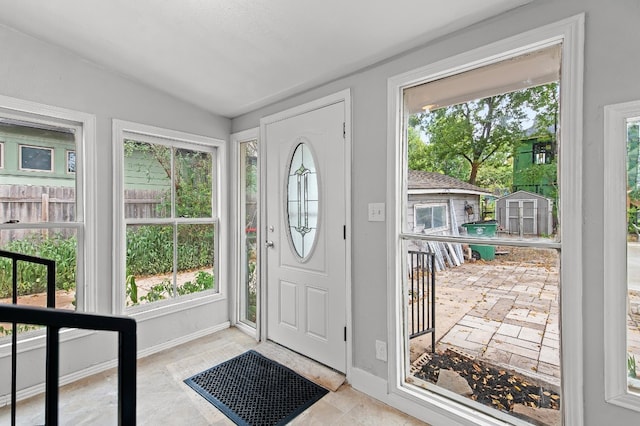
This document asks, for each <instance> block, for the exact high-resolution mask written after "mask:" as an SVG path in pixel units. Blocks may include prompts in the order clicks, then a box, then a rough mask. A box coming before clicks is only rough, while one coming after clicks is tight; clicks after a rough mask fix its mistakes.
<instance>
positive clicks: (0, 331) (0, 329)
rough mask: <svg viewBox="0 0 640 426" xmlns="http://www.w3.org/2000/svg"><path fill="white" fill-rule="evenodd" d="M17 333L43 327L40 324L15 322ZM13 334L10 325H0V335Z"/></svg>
mask: <svg viewBox="0 0 640 426" xmlns="http://www.w3.org/2000/svg"><path fill="white" fill-rule="evenodd" d="M17 328H18V334H20V333H26V332H28V331H33V330H38V329H40V328H43V326H41V325H32V324H17ZM12 334H13V330H12V328H11V327H4V326H2V325H0V337H5V336H11V335H12Z"/></svg>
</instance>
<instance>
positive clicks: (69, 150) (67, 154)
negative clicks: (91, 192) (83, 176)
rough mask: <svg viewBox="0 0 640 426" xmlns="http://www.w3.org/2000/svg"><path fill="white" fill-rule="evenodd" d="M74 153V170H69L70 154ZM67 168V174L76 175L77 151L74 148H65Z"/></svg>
mask: <svg viewBox="0 0 640 426" xmlns="http://www.w3.org/2000/svg"><path fill="white" fill-rule="evenodd" d="M70 154H73V169H74V170H73V171H70V170H69V155H70ZM64 157H65V170H66V174H68V175H72V174H73V175H74V174H76V151H75V150H73V149H65V156H64Z"/></svg>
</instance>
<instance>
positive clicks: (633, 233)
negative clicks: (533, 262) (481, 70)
mask: <svg viewBox="0 0 640 426" xmlns="http://www.w3.org/2000/svg"><path fill="white" fill-rule="evenodd" d="M604 120H605V122H604V132H605V134H604V138H605V147H606V149H605V159H604V160H605V161H604V170H605V178H604V188H605V193H604V202H603V205H604V206H605V210H604V212H605V215H604V218H605V220H604V224H603V226H604V238H605V250H604V268H605V279H604V285H605V290H604V303H605V306H604V308H605V309H604V318H605V324H604V326H605V341H604V348H605V397H606V399H607V401H608V402H610V403H612V404H616V405H620V406H622V407H626V408H629V409H632V410H636V411H640V375H639V374H638V373H639V372H640V280H639V279H638V276H640V274H639V273H640V269H639V267H638V265H640V223H638V215H637V212H638V210H639V207H640V181H639V180H638V169H640V166H639V164H640V155H639V148H640V136H639V132H638V129H639V128H640V101H635V102H628V103H623V104H617V105H608V106H606V107H605V118H604Z"/></svg>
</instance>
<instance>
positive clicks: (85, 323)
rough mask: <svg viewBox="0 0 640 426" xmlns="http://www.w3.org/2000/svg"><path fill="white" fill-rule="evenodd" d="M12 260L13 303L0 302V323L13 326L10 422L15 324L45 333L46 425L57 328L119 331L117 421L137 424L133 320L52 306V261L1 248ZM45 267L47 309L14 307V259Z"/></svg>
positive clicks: (51, 410)
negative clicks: (44, 331) (34, 327)
mask: <svg viewBox="0 0 640 426" xmlns="http://www.w3.org/2000/svg"><path fill="white" fill-rule="evenodd" d="M0 257H7V258H10V259H12V260H13V280H12V281H13V305H7V304H0V322H10V323H12V325H13V331H12V348H11V357H12V361H11V381H12V383H11V424H12V425H15V419H16V411H15V410H16V375H17V374H16V371H17V369H16V347H17V334H18V333H17V327H16V325H17V324H30V325H43V326H45V327H46V329H47V336H46V384H45V424H47V425H50V426H55V425H57V424H58V387H59V383H58V375H59V349H60V348H59V346H60V342H59V331H60V329H61V328H78V329H84V330H100V331H115V332H118V424H120V425H135V423H136V351H137V349H136V348H137V341H136V322H135V320H134V319H132V318H128V317H115V316H106V315H95V314H86V313H79V312H72V311H66V310H56V309H54V308H55V262H54V261H51V260H48V259H41V258H37V257H33V256H27V255H23V254H19V253H12V252H7V251H2V250H0ZM18 261H25V262H31V263H38V264H43V265H46V266H47V308H41V307H31V306H30V307H26V306H17V305H16V303H17V262H18Z"/></svg>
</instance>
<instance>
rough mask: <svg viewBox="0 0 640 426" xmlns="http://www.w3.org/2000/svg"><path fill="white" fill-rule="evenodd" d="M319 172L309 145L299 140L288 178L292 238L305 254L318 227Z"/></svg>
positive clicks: (303, 256) (288, 205) (308, 250)
mask: <svg viewBox="0 0 640 426" xmlns="http://www.w3.org/2000/svg"><path fill="white" fill-rule="evenodd" d="M318 211H319V200H318V174H317V171H316V164H315V160H314V158H313V154H312V153H311V150H310V149H309V147H308V146H307V145H306V144H304V143H300V144H298V146H297V147H296V149H295V150H294V152H293V155H292V157H291V163H290V166H289V173H288V182H287V217H288V220H289V238H290V239H291V243H292V245H293V247H294V249H295V252H296V254H297V255H298V256H299V257H301V258H303V259H304V258H306V257H307V256H308V255H309V253H310V252H311V248H312V247H313V243H314V242H315V239H316V230H317V228H318Z"/></svg>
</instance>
